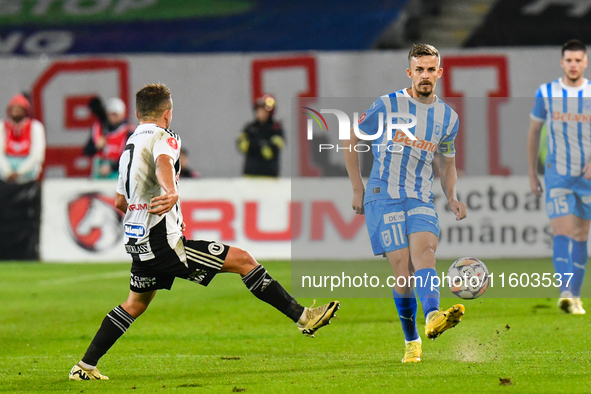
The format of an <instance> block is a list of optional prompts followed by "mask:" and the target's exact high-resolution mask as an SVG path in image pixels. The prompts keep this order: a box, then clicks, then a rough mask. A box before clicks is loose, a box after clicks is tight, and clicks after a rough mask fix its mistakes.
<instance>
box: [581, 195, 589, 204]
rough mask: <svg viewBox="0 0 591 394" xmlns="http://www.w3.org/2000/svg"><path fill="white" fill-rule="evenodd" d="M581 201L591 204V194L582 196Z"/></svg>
mask: <svg viewBox="0 0 591 394" xmlns="http://www.w3.org/2000/svg"><path fill="white" fill-rule="evenodd" d="M581 202H582V203H583V204H591V196H581Z"/></svg>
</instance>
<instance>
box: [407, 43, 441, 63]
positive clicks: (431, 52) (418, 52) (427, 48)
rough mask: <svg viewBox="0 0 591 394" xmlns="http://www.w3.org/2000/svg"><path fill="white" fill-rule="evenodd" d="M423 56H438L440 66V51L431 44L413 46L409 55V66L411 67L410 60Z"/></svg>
mask: <svg viewBox="0 0 591 394" xmlns="http://www.w3.org/2000/svg"><path fill="white" fill-rule="evenodd" d="M421 56H437V63H438V64H439V61H440V59H441V58H440V57H439V51H438V50H437V48H435V47H434V46H433V45H429V44H413V45H412V48H411V49H410V52H409V53H408V64H409V65H410V59H412V58H413V57H416V58H419V57H421Z"/></svg>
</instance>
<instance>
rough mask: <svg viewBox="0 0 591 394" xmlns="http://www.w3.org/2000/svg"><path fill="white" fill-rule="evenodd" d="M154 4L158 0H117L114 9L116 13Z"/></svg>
mask: <svg viewBox="0 0 591 394" xmlns="http://www.w3.org/2000/svg"><path fill="white" fill-rule="evenodd" d="M154 4H158V0H119V3H117V5H116V6H115V9H114V11H115V13H116V14H124V13H126V12H127V11H128V10H139V9H143V8H147V7H149V6H151V5H154Z"/></svg>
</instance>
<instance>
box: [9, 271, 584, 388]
mask: <svg viewBox="0 0 591 394" xmlns="http://www.w3.org/2000/svg"><path fill="white" fill-rule="evenodd" d="M543 263H544V264H548V261H547V260H545V261H543ZM264 265H265V267H266V268H267V269H268V270H269V272H270V273H271V274H272V275H273V276H274V277H275V278H276V279H278V280H279V281H281V282H282V283H283V284H285V286H286V287H289V282H290V265H289V263H287V262H265V263H264ZM128 270H129V265H128V264H63V265H61V264H26V263H0V392H22V393H52V392H55V393H66V392H67V393H69V392H71V393H99V392H100V393H122V392H128V393H132V392H133V393H166V392H172V391H174V392H180V393H182V392H210V393H231V392H242V391H243V392H245V393H284V392H285V393H292V392H293V393H302V392H318V393H351V392H360V393H388V392H404V393H425V392H432V393H438V394H443V393H467V392H477V393H488V392H491V393H492V392H494V393H497V392H501V393H533V392H536V393H588V392H591V340H590V339H589V335H588V334H589V329H590V328H591V325H590V322H591V319H590V316H591V313H590V314H588V315H586V316H571V315H566V314H564V313H562V312H561V311H559V310H558V309H557V308H556V300H555V299H545V298H544V299H483V300H480V299H478V300H471V301H464V304H465V305H466V315H465V317H464V319H463V321H462V322H461V323H460V324H459V325H458V326H457V327H456V328H454V329H452V330H450V331H448V332H446V333H445V334H443V336H441V337H440V338H438V339H437V340H435V341H429V340H426V339H425V338H424V336H423V361H422V362H421V363H419V364H409V365H406V364H402V363H401V362H400V360H401V358H402V355H403V351H404V338H403V336H402V331H401V329H400V323H399V321H398V318H397V316H396V312H395V308H394V303H393V301H392V300H391V299H342V300H341V310H340V311H339V313H338V316H337V318H335V319H333V322H332V324H331V325H330V326H328V327H325V328H323V329H322V330H320V331H319V333H318V334H317V335H316V338H314V339H311V338H306V337H304V336H303V335H301V334H300V333H299V331H298V330H297V328H296V327H295V325H294V324H293V323H292V322H291V321H290V320H289V319H287V318H285V317H284V316H282V315H281V314H280V313H279V312H277V311H276V310H274V309H273V308H272V307H270V306H268V305H265V304H263V303H261V302H260V301H258V300H257V299H256V298H255V297H254V296H252V295H251V294H249V292H248V291H247V290H246V289H245V287H244V285H243V284H242V282H241V281H240V278H239V277H238V276H236V275H229V274H224V275H220V276H218V277H217V278H216V279H215V280H214V281H213V282H212V283H211V284H210V286H209V287H208V288H203V287H201V286H199V285H195V284H193V283H189V282H186V281H183V280H177V281H176V283H175V285H174V287H173V289H172V291H160V292H159V294H158V295H157V296H156V298H155V299H154V301H153V303H152V305H151V306H150V308H149V309H148V311H147V312H146V313H145V314H144V315H143V316H141V317H140V318H139V319H138V320H137V321H136V322H135V323H134V324H133V325H132V327H131V328H130V329H129V330H128V332H127V333H126V334H125V335H124V336H123V337H122V338H121V339H120V340H119V341H118V342H117V343H116V344H115V346H114V347H113V348H112V349H111V350H110V351H109V353H107V355H106V356H105V357H103V359H102V360H101V362H100V364H99V368H100V370H101V372H102V373H104V374H105V375H107V376H109V377H110V379H111V380H110V381H105V382H98V381H89V382H70V381H68V371H69V370H70V368H71V367H72V365H74V364H75V363H76V362H77V361H79V360H80V358H81V356H82V355H83V353H84V351H85V350H86V347H87V346H88V344H89V342H90V340H91V339H92V336H93V335H94V333H95V332H96V330H97V328H98V326H99V324H100V322H101V321H102V319H103V317H104V316H105V314H106V313H107V312H108V311H109V310H110V309H112V308H113V307H115V306H116V305H118V304H119V303H121V302H122V301H124V300H125V298H126V297H127V294H128ZM588 279H589V278H588ZM586 285H587V286H589V285H591V283H589V280H587V284H586ZM300 301H301V302H302V303H304V304H306V305H307V304H309V303H311V301H312V300H310V299H303V300H300ZM317 301H318V302H319V303H321V302H325V301H329V300H327V299H319V300H317ZM456 301H458V299H453V300H452V299H443V300H442V307H447V305H451V304H452V303H454V302H456ZM586 306H587V309H588V310H589V309H591V302H587V305H586ZM590 312H591V311H590ZM419 314H420V315H422V313H419ZM419 324H420V329H419V332H421V331H423V330H422V328H423V326H424V320H423V319H422V318H420V317H419ZM423 333H424V331H423V332H422V333H421V334H422V335H423ZM501 378H502V379H510V383H508V384H506V385H502V384H501V382H500V379H501ZM506 382H509V380H506Z"/></svg>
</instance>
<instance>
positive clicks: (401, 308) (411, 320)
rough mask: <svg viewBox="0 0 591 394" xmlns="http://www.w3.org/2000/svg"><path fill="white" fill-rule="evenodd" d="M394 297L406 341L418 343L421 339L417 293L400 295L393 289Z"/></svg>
mask: <svg viewBox="0 0 591 394" xmlns="http://www.w3.org/2000/svg"><path fill="white" fill-rule="evenodd" d="M392 295H393V296H394V303H395V304H396V310H397V311H398V317H399V318H400V323H401V324H402V332H404V339H405V340H407V341H416V340H417V339H419V332H418V331H417V299H416V297H415V293H414V292H413V291H411V292H410V293H409V294H400V293H398V292H397V291H396V290H395V289H392Z"/></svg>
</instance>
